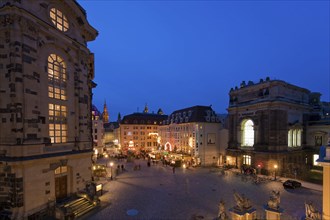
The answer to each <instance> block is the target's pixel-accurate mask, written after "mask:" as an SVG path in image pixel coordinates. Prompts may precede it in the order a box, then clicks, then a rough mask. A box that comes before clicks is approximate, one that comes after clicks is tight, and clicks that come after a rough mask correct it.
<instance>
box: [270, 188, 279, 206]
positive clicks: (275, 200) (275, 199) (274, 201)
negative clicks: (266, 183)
mask: <svg viewBox="0 0 330 220" xmlns="http://www.w3.org/2000/svg"><path fill="white" fill-rule="evenodd" d="M267 205H268V207H269V208H271V209H275V210H278V209H279V208H280V191H275V190H273V191H272V194H271V196H270V199H269V200H268V203H267Z"/></svg>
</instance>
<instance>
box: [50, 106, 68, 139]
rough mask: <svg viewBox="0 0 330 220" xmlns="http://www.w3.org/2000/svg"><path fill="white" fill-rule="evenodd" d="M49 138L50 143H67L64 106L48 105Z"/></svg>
mask: <svg viewBox="0 0 330 220" xmlns="http://www.w3.org/2000/svg"><path fill="white" fill-rule="evenodd" d="M48 109H49V113H48V114H49V137H50V139H51V143H65V142H67V131H68V130H67V124H66V121H67V108H66V106H64V105H56V104H49V105H48Z"/></svg>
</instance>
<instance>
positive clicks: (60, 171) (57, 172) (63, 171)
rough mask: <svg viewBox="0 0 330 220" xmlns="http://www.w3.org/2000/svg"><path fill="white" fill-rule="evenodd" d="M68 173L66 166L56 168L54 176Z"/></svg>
mask: <svg viewBox="0 0 330 220" xmlns="http://www.w3.org/2000/svg"><path fill="white" fill-rule="evenodd" d="M67 172H68V167H67V166H60V167H58V168H56V170H55V174H61V173H67Z"/></svg>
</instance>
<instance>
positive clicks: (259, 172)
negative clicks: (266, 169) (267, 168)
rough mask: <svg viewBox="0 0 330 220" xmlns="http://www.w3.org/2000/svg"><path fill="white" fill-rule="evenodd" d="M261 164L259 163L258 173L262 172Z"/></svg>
mask: <svg viewBox="0 0 330 220" xmlns="http://www.w3.org/2000/svg"><path fill="white" fill-rule="evenodd" d="M260 169H261V165H260V164H258V174H261V170H260Z"/></svg>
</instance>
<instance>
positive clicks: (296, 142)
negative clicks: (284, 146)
mask: <svg viewBox="0 0 330 220" xmlns="http://www.w3.org/2000/svg"><path fill="white" fill-rule="evenodd" d="M301 135H302V129H300V128H294V129H290V130H289V131H288V147H301Z"/></svg>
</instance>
